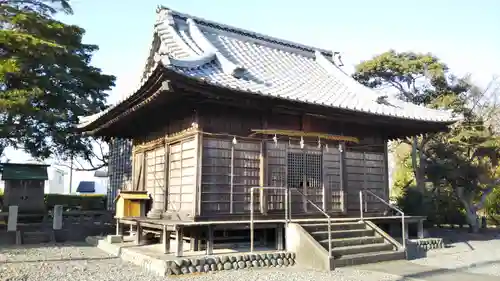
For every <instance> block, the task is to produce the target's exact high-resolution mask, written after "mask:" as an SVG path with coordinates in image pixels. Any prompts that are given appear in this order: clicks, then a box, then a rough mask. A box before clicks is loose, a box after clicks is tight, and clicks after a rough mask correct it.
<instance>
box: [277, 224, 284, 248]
mask: <svg viewBox="0 0 500 281" xmlns="http://www.w3.org/2000/svg"><path fill="white" fill-rule="evenodd" d="M283 249H284V243H283V225H279V226H278V227H277V228H276V250H278V251H283Z"/></svg>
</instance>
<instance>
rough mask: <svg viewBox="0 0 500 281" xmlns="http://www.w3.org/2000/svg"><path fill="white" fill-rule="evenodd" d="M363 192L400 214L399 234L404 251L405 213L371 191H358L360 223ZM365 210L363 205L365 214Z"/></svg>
mask: <svg viewBox="0 0 500 281" xmlns="http://www.w3.org/2000/svg"><path fill="white" fill-rule="evenodd" d="M364 192H366V193H369V194H371V195H372V196H373V197H375V198H377V199H378V200H380V201H381V202H382V203H384V204H385V205H387V206H388V207H389V208H391V209H393V210H395V211H396V212H398V213H399V214H401V232H402V236H403V249H406V227H405V213H404V212H403V211H401V210H400V209H399V208H397V207H394V206H393V205H391V204H390V203H389V202H387V201H385V200H384V199H382V198H380V197H379V196H378V195H377V194H375V193H373V192H372V191H370V190H368V189H363V190H360V191H359V212H360V219H361V220H362V221H363V220H364V218H363V201H364V199H363V198H364V197H363V194H364ZM366 208H367V206H366V204H365V212H366Z"/></svg>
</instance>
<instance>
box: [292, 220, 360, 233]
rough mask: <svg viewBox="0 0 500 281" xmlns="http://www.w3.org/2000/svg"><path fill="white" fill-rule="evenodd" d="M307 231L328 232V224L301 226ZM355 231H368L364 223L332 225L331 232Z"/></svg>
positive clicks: (306, 224)
mask: <svg viewBox="0 0 500 281" xmlns="http://www.w3.org/2000/svg"><path fill="white" fill-rule="evenodd" d="M300 225H301V226H302V227H303V228H304V229H305V230H307V231H309V232H311V231H327V230H328V223H326V222H323V223H305V224H300ZM353 229H366V226H365V224H364V223H362V222H339V223H332V224H331V230H332V231H337V230H353Z"/></svg>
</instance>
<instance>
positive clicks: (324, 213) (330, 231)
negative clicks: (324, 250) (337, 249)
mask: <svg viewBox="0 0 500 281" xmlns="http://www.w3.org/2000/svg"><path fill="white" fill-rule="evenodd" d="M293 190H294V191H296V192H297V193H299V194H300V195H301V196H302V197H304V198H305V199H306V201H307V202H308V203H309V204H311V205H312V206H313V207H314V208H316V209H317V210H318V211H320V212H321V213H322V214H323V215H324V216H325V217H326V218H327V219H328V257H329V258H331V257H332V218H331V217H330V216H329V215H328V213H326V212H325V211H324V210H323V209H321V208H320V207H318V205H316V204H315V203H314V202H313V201H311V200H310V199H309V198H307V196H306V195H305V194H304V193H302V192H301V191H299V190H298V189H297V188H293ZM290 191H291V189H290Z"/></svg>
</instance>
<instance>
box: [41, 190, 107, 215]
mask: <svg viewBox="0 0 500 281" xmlns="http://www.w3.org/2000/svg"><path fill="white" fill-rule="evenodd" d="M45 205H46V208H47V209H48V210H52V209H53V208H54V206H55V205H62V206H64V209H66V210H67V209H71V210H84V211H89V210H95V211H97V210H106V196H104V195H92V196H88V195H65V194H45Z"/></svg>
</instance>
